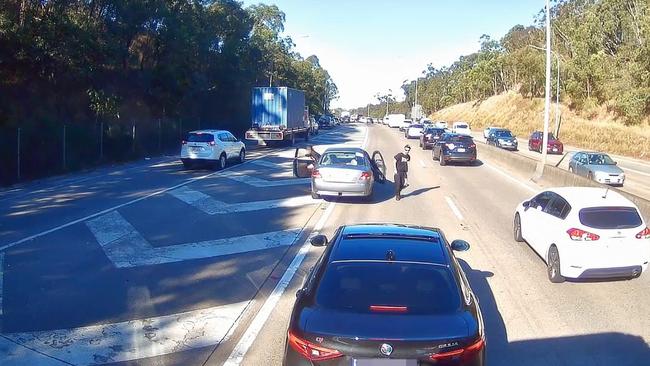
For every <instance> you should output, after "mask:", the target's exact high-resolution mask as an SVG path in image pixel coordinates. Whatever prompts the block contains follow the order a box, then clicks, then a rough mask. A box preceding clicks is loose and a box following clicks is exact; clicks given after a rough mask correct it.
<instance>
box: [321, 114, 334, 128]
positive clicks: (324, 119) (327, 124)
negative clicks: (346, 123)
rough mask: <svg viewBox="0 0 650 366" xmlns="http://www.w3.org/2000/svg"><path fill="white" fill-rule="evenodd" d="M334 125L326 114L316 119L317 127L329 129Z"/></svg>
mask: <svg viewBox="0 0 650 366" xmlns="http://www.w3.org/2000/svg"><path fill="white" fill-rule="evenodd" d="M332 127H334V121H333V120H332V119H331V118H330V117H328V116H321V117H320V118H319V119H318V128H319V129H330V128H332Z"/></svg>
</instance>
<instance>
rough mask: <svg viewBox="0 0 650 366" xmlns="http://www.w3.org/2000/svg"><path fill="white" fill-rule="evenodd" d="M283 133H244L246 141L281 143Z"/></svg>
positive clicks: (250, 131)
mask: <svg viewBox="0 0 650 366" xmlns="http://www.w3.org/2000/svg"><path fill="white" fill-rule="evenodd" d="M284 137H285V133H284V132H283V131H256V130H248V131H246V140H254V141H260V140H262V141H281V140H284Z"/></svg>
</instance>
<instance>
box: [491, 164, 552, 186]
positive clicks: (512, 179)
mask: <svg viewBox="0 0 650 366" xmlns="http://www.w3.org/2000/svg"><path fill="white" fill-rule="evenodd" d="M483 165H485V166H486V167H488V168H490V169H492V170H493V171H495V172H497V173H499V174H501V175H502V176H504V177H506V178H508V179H510V180H511V181H513V182H515V183H517V184H518V185H519V186H521V187H523V188H525V189H526V190H528V191H530V192H533V193H536V192H537V191H538V190H539V189H536V188H533V187H531V186H529V185H528V184H526V183H524V182H522V181H520V180H519V179H517V178H514V177H513V176H511V175H508V174H507V173H505V172H504V171H502V170H501V169H499V168H497V167H494V166H492V165H491V164H488V163H486V162H485V161H484V162H483Z"/></svg>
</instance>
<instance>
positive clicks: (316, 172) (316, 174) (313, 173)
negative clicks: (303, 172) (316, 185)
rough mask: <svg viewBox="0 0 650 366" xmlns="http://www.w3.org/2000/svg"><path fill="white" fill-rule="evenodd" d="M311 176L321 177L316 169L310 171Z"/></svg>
mask: <svg viewBox="0 0 650 366" xmlns="http://www.w3.org/2000/svg"><path fill="white" fill-rule="evenodd" d="M311 177H312V178H320V177H321V175H320V172H319V171H318V169H314V170H313V171H312V172H311Z"/></svg>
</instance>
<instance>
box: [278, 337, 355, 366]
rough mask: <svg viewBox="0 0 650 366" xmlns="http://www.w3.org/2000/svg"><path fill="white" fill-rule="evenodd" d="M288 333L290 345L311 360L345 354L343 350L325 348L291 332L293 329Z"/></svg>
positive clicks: (326, 358)
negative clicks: (342, 352)
mask: <svg viewBox="0 0 650 366" xmlns="http://www.w3.org/2000/svg"><path fill="white" fill-rule="evenodd" d="M288 335H289V337H288V342H289V346H291V348H293V349H294V350H295V351H296V352H298V353H300V354H301V355H302V356H303V357H305V358H306V359H308V360H309V361H325V360H331V359H333V358H338V357H341V356H343V355H342V354H341V352H339V351H337V350H335V349H329V348H325V347H323V346H320V345H317V344H314V343H312V342H310V341H308V340H306V339H302V338H300V337H298V336H296V335H295V334H294V333H293V332H291V330H289V332H288Z"/></svg>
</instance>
